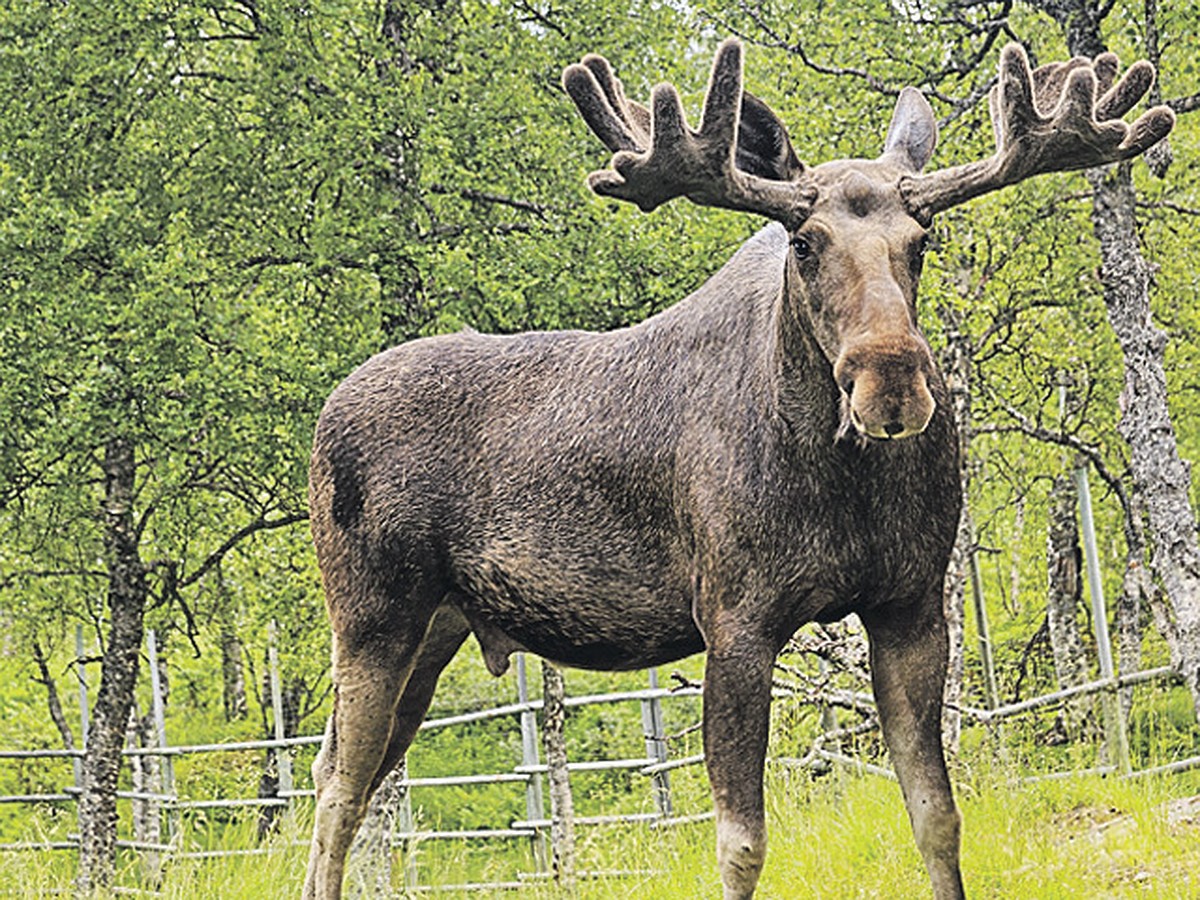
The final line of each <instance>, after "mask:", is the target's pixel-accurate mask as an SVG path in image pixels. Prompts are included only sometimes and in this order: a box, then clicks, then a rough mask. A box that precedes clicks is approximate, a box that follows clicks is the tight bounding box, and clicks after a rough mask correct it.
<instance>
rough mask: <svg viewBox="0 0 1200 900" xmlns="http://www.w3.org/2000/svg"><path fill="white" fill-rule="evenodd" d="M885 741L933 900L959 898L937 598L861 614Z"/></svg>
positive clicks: (944, 644)
mask: <svg viewBox="0 0 1200 900" xmlns="http://www.w3.org/2000/svg"><path fill="white" fill-rule="evenodd" d="M863 623H864V624H865V625H866V627H867V634H868V636H869V638H870V644H871V679H872V682H873V684H874V687H875V702H876V703H877V704H878V707H879V721H880V724H881V726H882V727H883V737H884V741H885V742H886V743H887V747H888V753H889V754H890V755H891V758H892V766H893V767H894V768H895V770H896V776H897V778H899V780H900V788H901V790H902V791H903V793H904V803H905V805H906V806H907V807H908V817H909V819H910V820H911V822H912V827H913V835H914V836H915V837H916V841H917V847H918V849H920V851H921V855H922V857H924V859H925V867H926V869H928V871H929V878H930V880H931V881H932V883H933V895H934V897H935V898H936V900H961V898H963V897H964V894H963V885H962V875H961V874H960V872H959V864H958V849H959V823H960V818H959V814H958V810H957V808H955V805H954V796H953V794H952V793H951V790H950V778H949V776H948V775H947V774H946V760H945V757H944V755H943V753H942V695H943V692H944V687H945V680H946V657H947V652H948V649H949V644H948V640H947V635H946V621H945V618H944V617H943V615H942V599H941V592H940V591H937V592H931V593H930V596H929V597H928V598H927V600H926V601H925V602H924V603H918V604H915V605H914V607H913V608H911V609H906V610H890V609H886V608H885V609H883V610H880V611H877V612H876V613H875V614H874V615H871V616H865V615H864V616H863Z"/></svg>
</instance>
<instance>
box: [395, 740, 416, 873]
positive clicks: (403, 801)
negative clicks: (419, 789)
mask: <svg viewBox="0 0 1200 900" xmlns="http://www.w3.org/2000/svg"><path fill="white" fill-rule="evenodd" d="M396 769H397V770H398V771H397V775H396V777H397V779H398V780H399V783H400V785H401V793H400V803H399V807H398V809H397V810H396V825H397V827H398V828H399V830H400V833H401V834H404V835H411V834H412V833H413V831H414V830H415V829H416V827H417V823H416V821H415V820H414V819H413V811H412V788H411V787H409V785H408V759H407V757H406V758H405V759H402V760H400V763H399V764H398V765H397V766H396ZM401 846H402V847H403V848H404V887H405V888H407V889H408V890H410V891H413V890H415V889H416V887H417V885H418V883H419V881H418V878H419V877H420V876H419V873H418V872H417V854H416V853H414V852H413V848H414V847H415V846H416V841H414V840H413V839H412V838H411V837H405V838H404V840H403V842H402V844H401Z"/></svg>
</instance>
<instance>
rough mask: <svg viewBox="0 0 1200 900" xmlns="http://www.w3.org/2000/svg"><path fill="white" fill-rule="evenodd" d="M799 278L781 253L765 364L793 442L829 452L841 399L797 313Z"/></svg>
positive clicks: (805, 318)
mask: <svg viewBox="0 0 1200 900" xmlns="http://www.w3.org/2000/svg"><path fill="white" fill-rule="evenodd" d="M799 277H800V276H799V273H798V272H797V271H796V266H795V262H794V261H793V259H792V257H791V254H790V253H785V262H784V272H783V283H782V285H781V287H780V291H779V296H778V297H777V298H776V301H775V307H774V310H773V321H772V335H771V343H770V347H769V350H768V359H767V365H768V369H769V372H770V384H771V393H772V400H773V401H774V403H775V410H776V412H777V413H778V415H779V417H780V418H781V419H783V421H784V422H786V423H787V425H788V427H789V429H790V431H791V432H792V434H793V436H794V437H795V438H796V439H797V440H799V441H801V442H803V443H806V444H811V445H814V446H821V445H825V446H827V447H831V446H832V445H833V444H834V442H835V441H836V440H837V434H838V429H839V427H840V423H841V420H842V410H841V395H840V392H839V391H838V387H837V383H836V382H835V381H834V380H833V365H832V364H831V363H830V362H829V360H828V359H827V358H826V357H825V354H824V353H823V352H822V351H821V347H820V345H819V344H818V343H817V339H816V336H815V335H814V334H813V330H812V325H811V322H810V320H809V318H808V316H807V315H806V314H805V313H804V311H803V310H802V309H801V304H802V303H803V302H804V297H803V294H802V293H801V291H800V289H799V284H798V282H799Z"/></svg>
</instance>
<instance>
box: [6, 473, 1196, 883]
mask: <svg viewBox="0 0 1200 900" xmlns="http://www.w3.org/2000/svg"><path fill="white" fill-rule="evenodd" d="M1076 479H1077V485H1078V490H1079V498H1080V502H1081V506H1082V511H1083V516H1082V519H1083V529H1084V535H1083V536H1084V551H1085V555H1086V557H1087V558H1086V561H1087V563H1088V566H1087V574H1088V576H1089V588H1090V594H1091V603H1092V612H1093V615H1092V617H1091V618H1092V622H1093V626H1094V628H1095V629H1096V634H1095V638H1096V640H1095V646H1096V648H1097V656H1098V660H1097V662H1098V669H1099V672H1100V676H1101V677H1099V678H1098V679H1095V680H1093V681H1090V682H1088V683H1086V684H1079V685H1073V686H1071V687H1068V688H1066V689H1063V690H1058V691H1054V692H1051V693H1046V694H1043V695H1040V696H1035V697H1030V698H1028V699H1025V700H1021V701H1019V702H1013V703H1006V704H1002V703H1000V702H999V698H998V695H997V692H996V691H995V690H993V689H989V690H985V691H984V695H985V698H986V706H984V707H975V706H970V705H961V706H959V707H958V711H959V713H960V714H961V716H962V718H963V722H964V724H972V723H974V724H978V725H982V726H985V727H989V728H993V729H994V728H995V727H996V726H997V725H998V723H1000V722H1002V721H1004V720H1006V719H1009V718H1012V717H1015V716H1020V715H1024V714H1028V713H1032V712H1034V711H1037V710H1042V709H1045V708H1047V707H1054V706H1056V705H1059V704H1062V703H1064V702H1065V701H1068V700H1071V699H1073V698H1079V697H1085V696H1098V697H1100V698H1101V701H1102V702H1101V703H1100V704H1098V706H1099V709H1100V713H1101V716H1102V718H1103V719H1104V723H1105V728H1104V731H1103V740H1104V753H1103V758H1104V760H1105V762H1104V764H1103V765H1100V766H1098V767H1094V768H1091V769H1086V770H1072V771H1063V772H1049V773H1044V774H1041V775H1036V776H1030V777H1028V778H1026V779H1024V780H1036V779H1039V778H1064V777H1071V776H1074V775H1079V774H1087V773H1102V774H1116V775H1118V776H1121V777H1128V778H1141V777H1146V776H1150V775H1166V774H1173V773H1177V772H1183V771H1187V770H1190V769H1193V768H1197V767H1200V756H1192V757H1188V758H1183V759H1178V760H1172V761H1170V762H1167V763H1164V764H1160V765H1154V766H1148V767H1145V768H1142V769H1135V768H1133V766H1132V764H1131V761H1130V752H1129V745H1128V738H1127V736H1126V735H1125V722H1124V717H1123V716H1122V715H1121V713H1120V705H1119V703H1118V702H1117V701H1118V692H1119V691H1120V690H1121V689H1124V688H1130V687H1132V686H1135V685H1139V684H1144V683H1147V682H1151V681H1156V680H1171V679H1173V678H1175V671H1174V669H1173V668H1172V667H1170V666H1163V667H1158V668H1152V669H1146V670H1143V671H1138V672H1131V673H1124V674H1121V675H1117V674H1116V673H1115V671H1114V666H1113V661H1112V653H1111V650H1110V649H1109V647H1110V642H1109V637H1108V626H1107V615H1106V614H1105V607H1104V599H1103V593H1102V589H1101V587H1100V583H1099V566H1098V560H1097V558H1096V549H1095V541H1094V536H1093V532H1092V531H1091V508H1090V498H1089V497H1088V495H1087V483H1086V472H1085V471H1081V472H1080V473H1077V475H1076ZM972 580H973V581H974V582H975V583H976V585H977V584H978V579H972ZM976 589H977V590H978V588H976ZM976 599H977V600H979V599H980V598H979V597H976ZM975 616H976V631H977V634H978V635H979V636H980V640H981V642H982V643H983V644H984V646H981V659H982V660H983V661H984V664H985V667H986V666H987V665H988V664H989V661H990V659H991V653H990V652H984V651H988V650H990V647H988V646H986V642H987V641H988V640H989V638H988V633H989V632H988V628H987V620H986V612H985V610H984V606H983V604H982V602H977V603H976V604H975ZM76 643H77V647H76V650H77V658H78V659H79V660H83V659H85V654H84V647H83V635H82V629H80V630H79V631H78V632H77V635H76ZM276 644H277V636H276V629H275V628H274V627H272V628H271V630H270V632H269V634H268V648H269V649H268V673H267V674H268V677H269V688H270V690H269V693H270V702H271V707H272V720H271V722H272V729H273V736H272V737H271V738H267V739H262V740H252V741H238V742H224V743H213V744H192V745H174V744H171V743H170V742H169V740H168V734H167V729H166V721H165V712H164V707H165V700H164V691H163V685H161V684H160V682H159V676H158V672H159V667H158V658H157V645H156V637H155V635H154V633H153V632H148V633H147V640H146V654H147V657H148V663H149V665H148V670H149V672H150V680H151V685H150V688H151V696H152V703H151V714H152V717H153V729H152V735H153V736H152V740H151V741H150V745H149V746H141V747H137V746H129V747H126V748H125V750H124V751H123V752H124V755H125V757H126V758H127V759H128V760H129V761H130V763H131V764H133V765H135V766H136V765H137V764H139V762H145V761H153V762H154V763H156V764H157V767H158V771H157V777H156V779H155V780H153V781H152V782H151V783H150V785H151V786H150V787H146V786H145V785H143V786H142V787H141V788H140V789H139V788H137V787H135V789H134V790H131V791H120V792H118V797H119V798H121V799H124V800H128V801H131V803H132V804H134V805H135V806H137V805H140V806H139V807H138V808H140V810H141V811H142V813H143V815H148V816H149V817H150V818H152V819H154V820H155V824H154V827H153V828H152V829H151V830H150V831H149V834H150V837H149V838H147V837H146V835H145V834H144V833H143V834H141V835H140V836H139V835H135V836H133V837H131V838H126V839H121V840H118V841H117V846H118V847H120V848H123V849H126V850H129V851H134V852H137V853H139V854H143V855H145V856H147V857H149V858H150V859H151V861H152V863H151V864H152V865H153V866H156V867H157V866H161V865H163V864H165V863H167V862H168V861H169V860H171V859H208V858H217V857H223V856H235V855H247V854H254V853H264V852H268V850H267V849H266V848H263V849H254V848H249V849H239V850H229V849H203V848H198V847H197V846H196V843H195V842H192V841H189V835H188V823H187V818H188V816H189V815H190V814H194V813H197V812H199V811H209V810H245V809H260V810H265V809H275V810H277V811H278V810H283V811H290V810H293V809H295V808H296V807H297V805H298V804H301V803H311V802H312V798H313V796H314V794H315V791H314V790H313V789H312V788H311V787H308V786H302V785H301V784H299V783H298V779H297V776H296V773H295V772H294V771H293V763H294V759H295V755H296V752H297V751H298V750H301V749H303V748H306V747H312V746H316V745H319V744H320V743H321V742H322V740H323V735H305V736H300V737H288V736H286V735H285V733H284V721H285V717H284V708H283V689H282V681H281V678H280V672H279V660H278V654H277V651H276ZM516 674H517V678H516V681H517V701H516V702H515V703H508V704H504V705H500V706H496V707H492V708H488V709H481V710H476V711H471V712H466V713H461V714H458V715H452V716H445V717H441V718H433V719H428V720H426V721H425V722H424V723H423V724H422V726H421V729H422V730H423V731H436V730H442V729H454V728H460V727H462V726H466V725H471V724H474V723H479V722H484V721H489V720H509V721H512V722H514V723H515V727H517V728H518V729H519V730H520V737H521V742H520V744H521V753H520V757H519V759H517V760H514V762H513V765H512V767H511V768H510V769H508V770H506V771H501V772H489V773H472V774H465V775H454V776H443V775H424V776H422V775H419V774H414V773H411V772H407V771H406V772H403V773H402V777H401V778H400V779H399V781H398V783H397V785H396V786H397V787H398V789H399V790H398V792H397V794H396V804H397V808H396V809H395V810H393V811H392V813H393V815H392V817H391V819H390V821H392V822H393V823H394V825H393V827H391V828H390V833H389V834H388V835H386V836H385V839H384V841H383V844H382V846H383V848H384V852H385V853H386V854H387V855H388V858H389V860H390V857H391V851H392V850H395V849H397V848H402V847H406V846H410V845H411V843H412V842H416V841H430V840H442V841H451V840H470V841H484V842H486V841H509V842H511V841H525V842H528V844H529V847H530V849H531V859H532V861H533V871H531V872H522V873H519V877H518V878H517V879H516V880H515V881H503V882H500V881H493V882H488V883H479V884H470V883H466V884H455V885H433V884H421V883H420V879H419V877H418V876H419V873H418V872H417V871H416V869H415V867H414V866H413V865H412V864H411V861H410V863H409V864H408V865H407V866H406V868H405V871H404V876H403V877H404V882H405V885H406V889H408V890H410V891H414V892H425V891H435V890H472V889H503V888H515V887H518V886H521V885H525V884H531V883H538V882H539V881H541V880H544V879H545V878H548V877H551V874H552V864H551V860H552V859H554V858H556V855H557V851H558V849H559V848H555V847H550V846H548V841H549V839H550V835H551V833H552V825H553V824H554V820H553V813H549V814H548V812H547V803H546V798H545V797H544V795H543V778H544V777H546V776H548V775H549V774H551V773H550V767H549V765H548V764H547V763H546V762H543V760H542V756H541V742H540V741H539V734H538V713H539V712H540V711H541V710H542V709H543V705H544V700H543V699H542V698H537V697H533V696H531V692H530V687H529V679H528V675H527V672H526V661H525V657H524V655H523V654H518V655H517V659H516ZM985 676H986V684H988V685H994V684H995V683H996V680H995V673H994V671H991V672H985ZM648 679H649V680H648V683H647V686H646V687H645V688H643V689H640V690H632V691H622V692H613V693H605V694H591V695H583V696H576V697H566V698H565V699H564V701H563V702H564V705H565V706H566V708H567V709H578V708H583V707H589V706H595V705H602V704H634V703H636V704H638V705H639V706H640V712H641V732H642V734H641V737H642V739H643V741H644V754H643V755H641V756H634V757H623V758H613V759H603V758H601V759H588V760H574V761H570V760H567V761H566V762H565V769H566V774H567V775H570V774H572V773H575V774H581V773H586V772H604V771H608V772H612V771H625V772H628V773H630V777H631V778H633V779H634V780H635V781H637V782H638V783H639V784H642V785H644V788H645V792H646V795H647V802H646V805H645V810H646V811H643V812H637V813H623V814H612V815H591V816H582V815H581V816H576V817H574V819H573V822H574V824H575V825H579V826H589V825H607V824H613V823H639V824H643V825H646V826H650V827H659V828H661V827H672V826H675V825H681V824H686V823H691V822H697V821H702V820H705V819H708V818H711V817H712V815H713V814H712V811H711V809H707V808H705V809H697V810H691V811H686V812H683V811H680V810H679V809H677V802H676V798H675V796H674V795H673V793H672V785H671V780H670V774H671V773H672V772H674V771H677V770H680V769H683V768H686V767H690V766H696V765H700V764H702V763H703V762H704V755H703V753H693V754H687V755H677V756H672V755H671V752H670V742H669V740H668V734H667V733H666V729H665V726H664V721H665V715H664V704H670V703H676V702H679V701H680V700H681V699H682V698H695V697H696V696H697V695H699V694H700V688H699V687H698V686H696V685H689V684H685V685H682V686H680V687H676V688H672V689H668V688H664V687H661V686H660V685H659V684H658V682H657V676H656V672H655V671H654V670H650V671H649V673H648ZM87 685H88V682H87V678H86V675H85V673H84V672H83V671H82V662H81V663H80V672H79V697H78V701H79V709H80V716H81V724H82V735H83V741H84V745H85V746H86V742H87V730H88V722H87V715H88V712H87V711H88V687H87ZM777 693H778V694H779V695H783V696H794V694H790V693H788V692H787V691H785V690H782V689H779V690H778V691H777ZM805 700H806V702H807V701H812V702H817V703H819V704H822V705H824V706H826V707H827V708H828V710H832V709H833V708H834V707H838V706H840V707H846V708H851V709H856V710H860V711H861V710H864V709H865V710H870V709H873V708H874V699H873V697H872V696H871V694H870V693H867V692H860V691H851V690H846V689H838V688H835V687H832V686H829V685H828V684H826V685H825V686H824V687H823V688H822V689H821V690H820V691H818V692H817V693H816V694H815V695H814V694H810V695H807V696H806V697H805ZM822 726H823V728H824V730H825V733H824V734H823V735H822V736H820V737H818V738H817V740H816V741H815V742H814V743H813V745H812V749H811V750H810V752H808V753H807V754H806V755H804V756H803V757H777V758H774V759H772V760H769V762H770V764H772V765H775V766H780V767H786V768H788V769H797V768H799V769H821V768H828V767H829V766H831V765H835V766H847V767H850V768H852V769H854V770H855V771H858V772H861V773H866V774H871V775H873V776H880V777H884V778H889V779H893V780H894V777H895V776H894V775H893V774H892V772H891V771H890V769H888V768H887V767H886V766H884V765H879V764H877V763H873V762H870V761H868V760H865V759H860V758H857V757H855V756H853V755H851V754H848V753H847V752H845V750H844V748H843V747H842V746H841V743H840V741H839V740H837V739H836V738H837V737H839V736H844V735H846V734H851V733H858V731H860V730H861V729H853V728H839V727H838V724H837V721H836V717H835V716H834V715H833V714H832V713H829V714H827V715H823V716H822ZM247 751H263V752H267V751H270V752H272V753H273V754H274V758H275V762H276V775H277V779H278V787H277V790H275V791H274V792H273V794H272V795H270V796H257V797H223V798H222V797H211V798H193V797H189V796H186V795H185V793H184V792H181V791H180V787H179V783H178V781H177V779H176V772H175V761H176V760H178V759H181V758H184V757H193V756H199V755H203V754H231V753H241V752H247ZM83 753H84V751H83V750H24V749H11V750H4V749H0V764H3V763H4V762H5V761H22V760H63V761H70V763H71V765H72V776H71V782H70V783H69V784H67V785H66V786H65V787H63V788H62V789H61V790H55V791H47V792H41V793H27V794H13V795H8V796H0V804H21V805H26V806H33V805H42V804H53V805H69V804H73V803H75V802H76V801H77V800H78V798H79V796H80V794H81V791H82V768H81V765H80V761H81V759H82V758H83ZM561 756H562V758H563V759H565V758H566V756H565V748H564V752H563V753H562V754H561ZM301 778H302V779H303V780H304V784H305V785H307V784H308V781H307V779H308V776H307V774H305V775H303V776H301ZM501 784H511V785H513V786H514V787H517V788H518V789H520V790H522V791H523V792H524V800H525V803H524V811H525V815H524V817H523V818H514V819H512V820H509V821H505V822H499V823H496V824H495V826H494V827H488V828H473V829H445V830H441V829H434V828H420V827H417V825H416V824H415V818H414V815H413V810H412V805H411V798H410V790H411V789H412V788H430V789H436V788H451V787H453V788H462V787H469V786H474V785H501ZM78 843H79V842H78V836H77V835H70V836H69V837H68V838H67V839H66V840H45V841H22V842H10V843H4V844H0V852H35V851H43V852H60V851H62V852H65V851H73V850H77V849H78ZM580 874H581V876H583V875H586V874H622V873H580Z"/></svg>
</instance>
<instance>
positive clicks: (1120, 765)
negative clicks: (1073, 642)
mask: <svg viewBox="0 0 1200 900" xmlns="http://www.w3.org/2000/svg"><path fill="white" fill-rule="evenodd" d="M1075 485H1076V489H1077V490H1078V491H1079V521H1080V526H1081V530H1082V531H1083V552H1084V556H1085V557H1086V558H1087V579H1088V595H1089V596H1090V598H1091V601H1092V627H1093V628H1094V629H1095V632H1096V655H1097V656H1099V657H1100V677H1101V678H1104V679H1107V680H1110V681H1111V682H1112V685H1111V686H1110V687H1107V688H1105V689H1104V691H1103V693H1101V695H1100V704H1101V709H1102V710H1103V711H1104V743H1105V745H1106V746H1107V747H1108V757H1109V762H1111V763H1113V764H1115V765H1116V766H1117V769H1118V771H1120V772H1121V774H1123V775H1128V774H1129V772H1130V770H1131V769H1132V764H1131V763H1130V760H1129V735H1128V734H1127V733H1126V731H1125V718H1124V717H1123V716H1122V715H1121V705H1120V700H1119V697H1118V694H1117V685H1116V670H1115V668H1114V666H1113V655H1112V643H1111V642H1110V641H1109V637H1108V614H1107V610H1106V609H1105V603H1104V585H1103V584H1101V581H1100V556H1099V552H1098V551H1097V549H1096V524H1095V522H1094V520H1093V519H1092V492H1091V489H1090V488H1089V487H1088V473H1087V466H1086V465H1081V466H1078V467H1076V469H1075Z"/></svg>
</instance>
